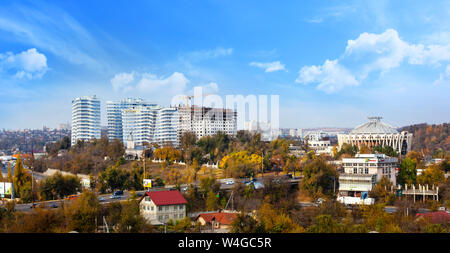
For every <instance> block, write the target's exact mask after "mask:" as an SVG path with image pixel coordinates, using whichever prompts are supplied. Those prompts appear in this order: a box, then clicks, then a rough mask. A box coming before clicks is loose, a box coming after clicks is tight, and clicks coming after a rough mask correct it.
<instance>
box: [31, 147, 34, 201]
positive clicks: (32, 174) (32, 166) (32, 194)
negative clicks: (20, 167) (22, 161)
mask: <svg viewBox="0 0 450 253" xmlns="http://www.w3.org/2000/svg"><path fill="white" fill-rule="evenodd" d="M31 207H32V208H34V153H33V139H31Z"/></svg>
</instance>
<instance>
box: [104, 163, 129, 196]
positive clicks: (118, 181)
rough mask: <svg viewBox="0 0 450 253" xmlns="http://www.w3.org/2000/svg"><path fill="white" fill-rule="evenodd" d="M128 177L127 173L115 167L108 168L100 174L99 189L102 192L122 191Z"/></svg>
mask: <svg viewBox="0 0 450 253" xmlns="http://www.w3.org/2000/svg"><path fill="white" fill-rule="evenodd" d="M129 176H130V175H129V173H128V172H126V171H124V170H122V169H120V168H118V167H116V166H112V167H109V168H108V169H106V170H105V171H104V172H103V173H101V174H100V177H99V178H100V181H101V183H102V187H101V188H102V190H103V191H106V190H108V189H111V191H115V190H116V189H120V190H123V189H125V182H126V181H127V179H128V177H129Z"/></svg>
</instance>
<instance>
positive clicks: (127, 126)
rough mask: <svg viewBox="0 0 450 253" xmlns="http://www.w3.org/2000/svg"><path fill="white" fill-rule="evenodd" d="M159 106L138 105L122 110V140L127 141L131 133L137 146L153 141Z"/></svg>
mask: <svg viewBox="0 0 450 253" xmlns="http://www.w3.org/2000/svg"><path fill="white" fill-rule="evenodd" d="M158 109H159V107H158V106H136V107H133V108H129V109H123V110H122V119H121V121H122V129H123V132H122V136H123V138H122V141H123V143H127V140H128V138H129V137H130V135H131V136H132V137H133V141H134V145H135V146H138V147H139V146H142V144H143V143H144V142H148V143H151V142H153V135H154V133H155V125H156V116H157V113H158V112H157V111H158Z"/></svg>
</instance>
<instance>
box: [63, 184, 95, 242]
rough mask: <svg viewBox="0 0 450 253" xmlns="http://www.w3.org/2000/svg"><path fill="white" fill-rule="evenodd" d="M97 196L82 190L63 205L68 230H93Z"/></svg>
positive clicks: (88, 231)
mask: <svg viewBox="0 0 450 253" xmlns="http://www.w3.org/2000/svg"><path fill="white" fill-rule="evenodd" d="M99 205H100V204H99V202H98V199H97V196H96V195H95V194H94V193H93V192H90V191H86V192H83V193H82V194H81V195H80V196H79V197H78V198H77V199H75V200H74V201H73V203H72V204H70V205H68V206H67V207H65V213H66V216H67V217H68V219H69V228H70V230H75V231H77V232H82V233H92V232H95V229H96V227H97V224H96V218H97V216H98V211H99Z"/></svg>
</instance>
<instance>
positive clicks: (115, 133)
mask: <svg viewBox="0 0 450 253" xmlns="http://www.w3.org/2000/svg"><path fill="white" fill-rule="evenodd" d="M137 106H156V104H153V103H149V102H147V101H144V100H143V99H139V98H138V99H134V98H127V99H123V100H120V101H107V102H106V116H107V120H108V138H109V139H110V140H113V139H119V140H123V139H124V138H126V136H127V135H128V133H126V134H125V135H123V132H124V131H123V124H122V123H123V122H122V111H123V110H124V109H131V108H134V107H137Z"/></svg>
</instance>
